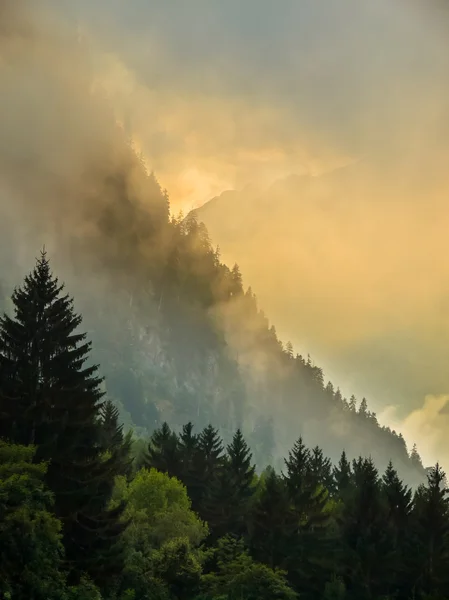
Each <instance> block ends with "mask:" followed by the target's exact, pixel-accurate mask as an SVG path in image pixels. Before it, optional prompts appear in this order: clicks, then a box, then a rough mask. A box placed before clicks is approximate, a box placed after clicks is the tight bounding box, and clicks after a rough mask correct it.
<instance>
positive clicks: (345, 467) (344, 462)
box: [333, 450, 352, 498]
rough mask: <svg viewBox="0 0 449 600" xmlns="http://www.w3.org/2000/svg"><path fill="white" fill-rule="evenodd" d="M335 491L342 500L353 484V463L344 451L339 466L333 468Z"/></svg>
mask: <svg viewBox="0 0 449 600" xmlns="http://www.w3.org/2000/svg"><path fill="white" fill-rule="evenodd" d="M333 478H334V489H335V491H336V493H337V494H338V496H340V498H344V497H345V496H346V494H347V493H348V491H349V489H350V487H351V483H352V471H351V463H350V462H349V461H348V459H347V457H346V452H345V451H344V450H343V452H342V453H341V456H340V460H339V461H338V465H337V466H335V467H334V468H333Z"/></svg>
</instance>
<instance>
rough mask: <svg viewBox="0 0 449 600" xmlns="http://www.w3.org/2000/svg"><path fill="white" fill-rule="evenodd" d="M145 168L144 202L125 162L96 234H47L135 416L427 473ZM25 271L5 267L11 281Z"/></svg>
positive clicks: (276, 450)
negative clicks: (309, 352) (290, 337)
mask: <svg viewBox="0 0 449 600" xmlns="http://www.w3.org/2000/svg"><path fill="white" fill-rule="evenodd" d="M140 168H141V167H140V164H139V163H138V161H135V163H134V165H133V169H134V171H133V172H134V175H135V173H138V174H139V177H140V185H141V189H140V193H141V198H142V201H137V200H136V198H135V197H133V190H132V188H131V187H130V186H129V182H128V183H127V181H126V173H115V174H114V178H112V177H111V176H109V175H108V176H106V177H105V178H104V186H103V187H102V188H101V190H100V191H101V193H100V195H99V197H97V198H95V199H94V200H95V202H94V204H93V207H94V208H95V209H96V210H97V211H98V212H97V213H96V214H95V219H93V220H92V221H90V227H91V230H90V232H89V234H88V235H84V236H83V237H78V236H77V235H76V233H77V232H76V231H72V235H71V236H70V237H68V238H67V237H64V238H62V237H58V236H56V235H55V234H52V236H49V237H51V244H52V245H53V248H54V249H55V250H57V252H56V253H55V263H56V264H57V265H58V270H59V271H60V272H61V269H62V272H63V273H64V274H65V276H66V280H67V282H68V285H70V288H71V289H75V291H76V294H77V298H78V303H79V306H80V308H81V310H82V312H83V314H84V316H85V324H86V325H87V326H88V331H89V335H90V336H91V338H92V340H93V352H94V358H95V360H96V361H98V362H99V364H101V366H102V374H104V375H105V376H106V386H107V392H108V395H109V396H110V397H112V398H113V399H114V400H115V401H116V402H117V403H118V405H119V406H120V407H121V410H122V413H123V416H124V419H125V422H126V423H127V425H128V426H132V427H135V429H136V431H137V432H138V433H139V432H140V433H142V434H145V435H147V434H148V433H149V432H151V431H152V430H153V429H154V428H155V427H156V426H157V425H160V423H161V422H163V421H167V422H168V423H169V424H170V425H171V426H173V427H174V428H175V429H178V428H180V427H181V425H182V424H184V423H185V422H187V421H188V420H193V421H194V422H195V424H196V426H197V427H198V428H202V427H204V426H206V425H207V424H209V423H212V424H213V425H214V426H216V427H218V428H219V429H220V432H221V433H222V435H223V437H224V440H225V442H227V441H229V439H230V436H231V432H232V431H234V430H235V429H236V428H238V427H241V428H242V429H243V431H244V433H245V435H246V436H247V438H248V440H249V442H250V444H251V447H252V449H253V452H254V457H255V460H256V462H257V464H258V466H259V467H263V466H265V465H266V464H268V463H272V464H278V461H279V460H280V458H281V457H282V456H285V454H286V452H287V451H288V449H289V448H290V447H291V446H292V444H293V443H294V441H295V440H296V439H297V438H298V436H299V435H302V436H303V438H304V440H305V441H306V443H307V444H308V445H309V446H314V445H316V444H319V445H320V446H321V447H322V449H323V451H324V452H325V453H326V454H327V455H329V456H331V457H332V458H333V459H336V458H337V457H338V456H339V455H340V453H341V451H342V450H343V449H345V450H346V452H347V453H348V456H349V457H351V458H352V457H356V456H359V455H363V456H372V457H373V459H374V460H375V461H376V464H378V465H379V468H381V469H383V468H385V467H386V465H387V463H388V461H389V460H390V459H391V460H393V462H394V464H395V465H396V466H397V468H398V470H399V471H400V473H401V475H402V476H403V477H404V478H405V479H406V480H407V481H408V482H410V483H413V484H417V483H419V482H420V481H421V480H422V478H423V476H424V471H423V469H422V465H421V464H420V461H419V459H418V458H417V457H416V456H415V460H414V462H413V461H411V460H410V459H409V455H408V452H407V448H406V445H405V442H404V440H403V438H402V437H401V435H400V434H396V433H395V432H392V431H390V430H389V429H388V428H384V427H381V426H379V424H378V423H377V420H376V416H375V415H374V414H373V413H371V412H370V411H369V409H368V407H367V403H366V400H364V399H361V400H359V401H357V400H356V399H355V398H351V399H345V398H342V396H341V394H340V392H339V390H338V388H337V387H336V386H334V385H332V384H331V383H330V382H329V383H327V382H326V381H325V378H324V375H323V372H322V370H321V369H320V368H319V367H318V366H316V365H315V364H314V363H313V361H312V360H311V359H310V357H302V356H295V355H294V353H293V351H292V348H291V345H289V344H286V345H285V346H284V345H283V344H282V342H281V340H279V339H278V337H277V335H276V331H275V328H274V326H272V325H271V324H270V323H269V321H268V319H267V317H266V316H265V315H264V313H263V311H262V310H261V309H260V308H259V307H258V304H257V300H256V297H255V295H254V294H253V292H252V291H251V289H250V288H249V289H246V290H245V289H244V287H243V285H242V276H241V273H240V270H239V268H238V266H236V265H235V266H234V267H233V268H232V269H229V268H228V267H227V266H226V265H224V264H223V263H222V262H221V261H220V256H219V254H218V252H217V251H216V250H215V249H214V247H213V245H212V243H211V241H210V239H209V236H208V233H207V230H206V228H205V226H204V225H203V224H201V223H198V221H197V219H196V218H195V216H194V215H189V216H188V217H186V218H182V217H179V218H173V217H170V216H169V205H168V197H167V194H166V193H164V192H162V191H161V189H160V187H159V185H158V184H157V181H156V180H155V178H154V177H153V176H150V177H147V176H146V175H145V173H144V172H143V171H142V172H140V171H139V169H140ZM36 232H37V233H38V235H37V236H36V235H34V238H35V240H36V243H37V240H40V241H41V242H42V243H43V242H45V239H46V227H45V224H44V222H43V221H42V222H41V227H39V222H38V223H37V227H36ZM13 237H14V236H13ZM10 243H11V245H12V247H14V244H15V243H17V240H16V242H15V241H14V239H12V240H11V242H10ZM22 274H23V273H22V272H21V271H20V269H18V267H16V269H11V265H10V264H9V265H7V266H6V265H5V269H4V271H3V275H4V284H6V286H5V289H7V288H8V286H10V285H12V284H15V283H16V282H17V278H18V277H19V276H21V275H22Z"/></svg>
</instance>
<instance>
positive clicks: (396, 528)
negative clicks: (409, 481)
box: [382, 461, 412, 594]
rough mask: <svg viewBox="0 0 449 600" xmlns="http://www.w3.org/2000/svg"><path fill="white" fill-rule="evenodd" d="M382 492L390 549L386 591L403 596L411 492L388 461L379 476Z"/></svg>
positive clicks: (386, 573) (406, 577)
mask: <svg viewBox="0 0 449 600" xmlns="http://www.w3.org/2000/svg"><path fill="white" fill-rule="evenodd" d="M382 492H383V496H384V498H385V502H386V521H385V524H384V529H385V532H386V533H387V535H388V536H389V542H390V547H391V549H392V551H391V553H390V555H389V556H390V560H389V563H388V565H387V569H386V571H385V582H386V584H387V588H386V590H385V591H388V592H390V591H391V592H392V591H393V590H396V591H399V590H400V591H401V594H405V593H406V592H407V585H406V581H404V580H405V579H409V576H408V575H409V574H408V573H407V571H406V555H407V551H408V545H409V540H410V537H409V532H410V524H411V511H412V491H411V489H410V488H408V487H407V486H406V485H404V483H403V482H402V481H401V480H400V478H399V476H398V474H397V471H396V470H395V469H394V467H393V464H392V462H391V461H390V462H389V463H388V467H387V469H386V471H385V473H384V475H383V477H382Z"/></svg>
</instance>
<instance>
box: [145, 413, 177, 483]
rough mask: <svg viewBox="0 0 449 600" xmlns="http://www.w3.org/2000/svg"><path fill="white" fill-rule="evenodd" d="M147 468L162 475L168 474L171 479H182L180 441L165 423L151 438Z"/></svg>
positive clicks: (146, 462) (146, 461)
mask: <svg viewBox="0 0 449 600" xmlns="http://www.w3.org/2000/svg"><path fill="white" fill-rule="evenodd" d="M145 466H146V467H147V468H148V469H151V468H153V469H156V470H157V471H160V472H161V473H167V475H170V477H180V475H181V453H180V450H179V440H178V436H177V435H176V433H175V432H174V431H172V430H171V429H170V427H169V426H168V424H167V423H163V424H162V427H161V428H160V429H156V431H155V432H154V433H153V435H152V436H151V439H150V442H149V444H148V453H147V456H146V460H145Z"/></svg>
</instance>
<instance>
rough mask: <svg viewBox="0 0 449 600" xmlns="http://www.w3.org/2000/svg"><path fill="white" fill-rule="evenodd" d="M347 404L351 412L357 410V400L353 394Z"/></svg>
mask: <svg viewBox="0 0 449 600" xmlns="http://www.w3.org/2000/svg"><path fill="white" fill-rule="evenodd" d="M348 406H349V410H350V411H351V412H354V413H355V412H356V411H357V400H356V397H355V396H354V394H353V395H352V396H351V397H350V399H349V405H348Z"/></svg>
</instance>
